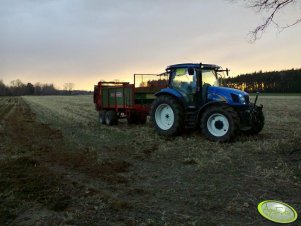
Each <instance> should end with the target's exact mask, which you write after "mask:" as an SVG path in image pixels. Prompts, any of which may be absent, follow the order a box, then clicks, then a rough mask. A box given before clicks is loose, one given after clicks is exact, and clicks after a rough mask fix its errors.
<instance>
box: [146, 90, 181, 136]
mask: <svg viewBox="0 0 301 226" xmlns="http://www.w3.org/2000/svg"><path fill="white" fill-rule="evenodd" d="M150 117H151V122H152V123H153V124H154V127H155V129H156V131H157V133H158V134H160V135H164V136H174V135H178V134H179V133H181V132H182V129H183V127H184V110H183V107H182V106H181V105H180V104H179V102H178V101H177V100H175V99H174V98H173V97H171V96H159V97H158V98H157V99H156V100H155V101H154V102H153V104H152V108H151V113H150Z"/></svg>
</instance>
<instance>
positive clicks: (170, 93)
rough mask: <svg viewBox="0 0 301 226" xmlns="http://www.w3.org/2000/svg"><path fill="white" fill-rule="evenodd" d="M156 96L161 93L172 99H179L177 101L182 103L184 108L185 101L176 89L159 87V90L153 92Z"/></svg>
mask: <svg viewBox="0 0 301 226" xmlns="http://www.w3.org/2000/svg"><path fill="white" fill-rule="evenodd" d="M154 95H155V96H156V97H159V96H162V95H168V96H171V97H173V98H174V99H176V100H177V101H179V103H181V104H182V106H184V107H185V108H186V105H187V104H186V102H185V99H184V97H183V96H182V95H181V94H180V93H179V92H178V91H176V90H174V89H171V88H165V89H161V90H160V91H159V92H157V93H155V94H154Z"/></svg>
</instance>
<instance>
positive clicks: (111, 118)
mask: <svg viewBox="0 0 301 226" xmlns="http://www.w3.org/2000/svg"><path fill="white" fill-rule="evenodd" d="M105 121H106V124H107V125H109V126H112V125H117V124H118V117H117V114H116V112H115V111H112V110H110V111H107V112H106V116H105Z"/></svg>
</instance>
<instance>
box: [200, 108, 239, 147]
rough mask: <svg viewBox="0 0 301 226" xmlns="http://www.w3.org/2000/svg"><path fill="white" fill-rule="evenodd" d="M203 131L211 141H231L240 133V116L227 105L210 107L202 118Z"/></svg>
mask: <svg viewBox="0 0 301 226" xmlns="http://www.w3.org/2000/svg"><path fill="white" fill-rule="evenodd" d="M201 129H202V133H203V134H204V135H205V137H206V138H207V139H209V140H211V141H220V142H226V141H230V140H231V139H233V138H234V137H235V136H236V134H237V132H238V131H239V117H238V114H237V113H236V112H235V111H234V110H233V108H231V107H229V106H227V105H220V106H212V107H209V108H208V109H207V110H206V111H205V112H204V114H203V116H202V119H201Z"/></svg>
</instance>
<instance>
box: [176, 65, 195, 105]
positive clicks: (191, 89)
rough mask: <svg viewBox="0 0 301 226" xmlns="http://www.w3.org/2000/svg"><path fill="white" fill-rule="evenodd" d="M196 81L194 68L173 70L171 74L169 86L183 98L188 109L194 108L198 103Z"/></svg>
mask: <svg viewBox="0 0 301 226" xmlns="http://www.w3.org/2000/svg"><path fill="white" fill-rule="evenodd" d="M197 84H198V81H197V74H196V70H195V69H194V68H175V69H174V70H173V71H172V72H171V86H172V88H173V89H175V90H177V91H178V92H179V93H180V94H181V95H182V96H183V98H184V100H185V102H186V105H187V106H188V107H194V108H195V107H196V105H197V104H196V103H197V101H198V99H199V98H198V85H197Z"/></svg>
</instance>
